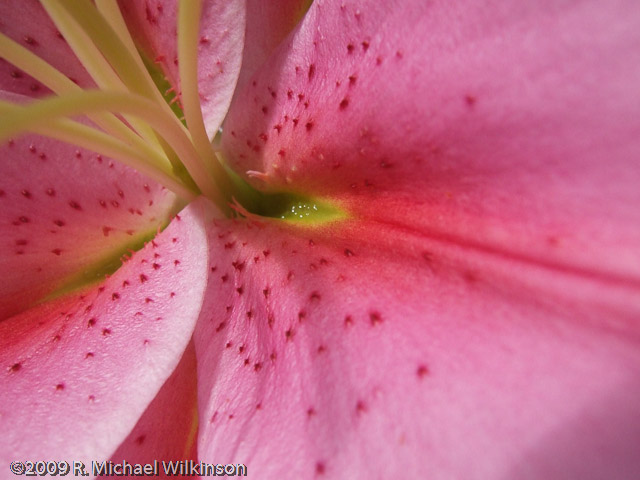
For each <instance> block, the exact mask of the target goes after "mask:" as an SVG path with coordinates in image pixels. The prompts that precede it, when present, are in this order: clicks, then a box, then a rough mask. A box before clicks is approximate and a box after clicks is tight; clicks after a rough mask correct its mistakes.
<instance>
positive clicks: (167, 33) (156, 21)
mask: <svg viewBox="0 0 640 480" xmlns="http://www.w3.org/2000/svg"><path fill="white" fill-rule="evenodd" d="M177 5H178V4H177V2H163V1H160V0H148V1H145V2H123V1H121V2H120V8H121V10H122V12H123V15H124V16H125V19H126V21H127V25H128V26H129V31H130V32H131V33H132V35H133V36H134V39H135V40H136V42H138V43H139V44H140V45H141V46H142V48H143V49H144V50H145V51H146V52H147V54H148V55H149V57H150V58H151V59H155V61H156V63H157V64H158V65H159V66H160V68H161V69H162V71H163V72H164V73H165V75H166V76H167V79H168V80H169V82H170V83H171V84H172V85H173V86H174V88H175V89H176V90H177V91H178V92H180V81H179V75H178V54H177V52H178V47H177V30H176V25H177V13H178V12H177ZM200 24H201V27H200V44H199V48H198V80H199V81H198V85H199V93H200V100H201V103H202V113H203V116H204V120H205V126H206V129H207V133H208V134H209V136H210V137H213V135H215V133H216V132H217V130H218V127H219V126H220V123H222V120H223V118H224V116H225V114H226V112H227V109H228V107H229V102H230V101H231V96H232V95H233V90H234V88H235V85H236V81H237V79H238V73H239V71H240V63H241V60H242V46H243V40H244V24H245V5H244V1H241V0H231V1H230V0H207V1H205V2H203V8H202V16H201V21H200Z"/></svg>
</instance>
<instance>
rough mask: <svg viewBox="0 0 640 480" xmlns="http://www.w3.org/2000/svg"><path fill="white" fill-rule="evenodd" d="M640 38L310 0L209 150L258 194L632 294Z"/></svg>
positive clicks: (552, 8)
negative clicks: (328, 208)
mask: <svg viewBox="0 0 640 480" xmlns="http://www.w3.org/2000/svg"><path fill="white" fill-rule="evenodd" d="M639 24H640V9H639V8H638V6H637V3H636V2H633V1H617V2H609V3H607V4H606V5H605V4H603V3H602V2H597V1H586V2H564V3H563V4H562V5H558V4H557V2H552V1H542V2H534V3H531V4H527V5H523V4H522V3H521V2H515V3H514V2H496V1H488V0H487V1H483V2H475V3H473V5H464V6H463V5H459V4H458V3H456V2H446V1H435V2H423V1H419V0H416V1H410V2H396V3H394V4H393V5H390V4H387V3H384V4H383V3H380V2H375V1H361V2H329V1H320V0H319V1H316V2H314V3H313V5H312V7H311V9H310V10H309V12H308V13H307V15H306V16H305V18H304V20H303V22H302V24H301V25H300V27H299V28H298V29H297V30H296V31H295V32H293V33H292V35H291V36H290V37H289V38H288V40H287V41H286V43H285V44H284V45H283V46H282V47H281V48H280V50H279V51H278V52H277V54H276V55H275V56H274V57H273V58H272V59H271V60H270V61H269V62H267V63H266V64H265V67H264V68H262V69H261V70H259V71H258V72H257V73H256V74H255V76H254V78H253V81H252V82H250V83H249V84H248V87H247V88H246V89H245V90H244V91H243V92H241V93H240V94H238V96H237V101H236V102H235V104H234V105H233V107H232V109H231V112H230V115H229V117H228V119H227V121H226V123H225V131H224V132H225V134H224V138H223V147H224V148H225V151H226V155H227V158H228V159H229V160H230V161H231V163H232V164H233V165H234V168H235V169H236V170H237V171H239V172H246V171H249V170H250V171H254V172H261V173H263V174H264V175H260V176H254V177H255V178H254V179H251V178H249V181H252V182H253V183H254V184H255V185H256V186H257V187H259V188H262V189H267V190H275V191H281V190H285V191H293V192H296V193H304V194H307V195H311V196H319V197H326V198H329V199H332V200H333V201H335V202H338V203H340V204H341V205H342V206H343V207H344V208H345V209H347V210H348V211H350V212H352V213H353V215H355V216H364V217H367V218H375V219H376V220H378V221H380V222H383V223H392V224H394V225H403V226H406V227H407V228H411V229H416V230H418V231H420V232H422V233H423V234H425V235H429V236H430V237H432V238H439V239H441V240H443V241H446V242H451V243H452V244H455V245H463V246H466V247H468V248H470V249H473V250H481V251H485V252H494V253H497V254H499V255H504V256H509V257H517V258H520V259H522V260H524V261H530V262H537V263H540V264H546V265H549V266H553V267H554V268H559V269H564V270H572V271H574V272H579V273H580V274H582V275H585V276H593V275H596V276H598V275H599V276H603V277H606V278H608V279H610V280H612V281H617V282H622V283H625V282H626V283H633V284H634V285H636V286H638V285H639V284H640V283H639V282H640V249H638V245H639V244H640V228H639V227H638V225H640V209H639V208H637V206H638V205H639V204H640V188H638V184H640V162H638V156H639V155H640V123H639V120H638V119H639V117H638V111H640V89H638V87H637V85H638V79H639V78H640V62H637V61H630V59H631V58H636V56H637V51H638V48H640V28H639ZM273 92H275V95H274V94H273ZM274 96H275V98H274Z"/></svg>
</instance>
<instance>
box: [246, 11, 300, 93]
mask: <svg viewBox="0 0 640 480" xmlns="http://www.w3.org/2000/svg"><path fill="white" fill-rule="evenodd" d="M309 4H310V2H309V1H308V0H286V1H279V2H271V1H269V0H248V2H247V27H246V31H245V40H244V49H243V51H242V70H241V71H240V78H239V79H238V87H237V88H238V90H237V91H238V92H240V91H241V90H242V87H243V86H244V84H245V83H246V82H247V81H248V80H249V79H250V77H251V76H252V75H253V74H254V73H255V71H256V70H257V69H258V68H259V67H260V66H262V64H263V63H264V62H265V61H266V60H267V59H268V58H269V57H270V56H271V54H272V53H273V51H274V50H275V49H276V48H277V47H278V46H279V45H280V42H282V40H284V38H285V37H286V36H287V35H288V34H289V32H291V30H293V29H294V27H295V26H296V25H297V24H298V22H299V21H300V19H301V18H302V16H303V15H304V14H305V13H306V11H307V9H308V7H309Z"/></svg>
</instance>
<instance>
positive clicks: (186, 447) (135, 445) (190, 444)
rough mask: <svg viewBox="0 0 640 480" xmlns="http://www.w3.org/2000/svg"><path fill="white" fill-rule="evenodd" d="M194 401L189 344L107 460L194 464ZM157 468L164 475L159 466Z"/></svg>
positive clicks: (192, 354)
mask: <svg viewBox="0 0 640 480" xmlns="http://www.w3.org/2000/svg"><path fill="white" fill-rule="evenodd" d="M197 401H198V399H197V390H196V356H195V350H194V348H193V343H192V342H190V343H189V345H188V346H187V349H186V350H185V352H184V354H183V355H182V360H180V363H179V364H178V366H177V367H176V369H175V370H174V372H173V373H172V374H171V376H170V377H169V378H168V379H167V381H166V382H165V384H164V385H163V386H162V388H161V389H160V391H159V392H158V394H157V395H156V397H155V398H154V399H153V401H152V402H151V403H150V404H149V406H148V407H147V410H146V411H145V412H144V414H143V415H142V416H141V417H140V420H138V423H137V424H136V426H135V427H134V429H133V430H132V431H131V433H130V434H129V436H128V437H127V439H126V440H125V441H124V442H123V443H122V444H121V445H120V447H118V450H117V451H116V452H115V453H114V454H113V455H112V457H111V459H110V460H111V461H112V462H114V463H120V464H122V461H123V460H126V461H127V462H129V463H131V464H135V463H139V464H142V465H144V464H149V463H153V462H154V460H157V461H158V462H159V463H160V462H162V461H179V460H194V461H197V455H196V440H197V436H196V434H197V426H198V424H197V411H198V410H197ZM159 468H160V470H159V471H164V470H163V469H162V466H161V464H160V465H159Z"/></svg>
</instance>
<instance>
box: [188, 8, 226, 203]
mask: <svg viewBox="0 0 640 480" xmlns="http://www.w3.org/2000/svg"><path fill="white" fill-rule="evenodd" d="M201 11H202V0H181V1H180V4H179V7H178V60H179V61H178V68H179V71H180V84H181V90H182V97H181V98H182V109H183V111H184V116H185V120H186V122H187V127H188V128H189V131H190V132H191V137H192V140H193V144H194V146H195V148H196V151H197V152H198V155H199V157H200V158H201V159H202V161H204V162H205V164H206V166H207V167H208V168H209V169H210V171H211V174H212V176H213V178H214V179H215V182H216V185H217V186H218V189H219V190H220V191H221V192H222V195H223V196H225V197H226V198H227V200H229V201H230V200H231V191H232V188H231V183H230V181H229V178H228V176H227V173H226V172H225V170H224V168H223V167H222V165H221V164H220V162H219V161H218V159H217V157H216V156H215V152H214V150H213V147H212V145H211V141H210V140H209V136H208V135H207V131H206V129H205V126H204V120H203V117H202V109H201V106H200V98H199V91H198V38H199V35H200V15H201Z"/></svg>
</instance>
